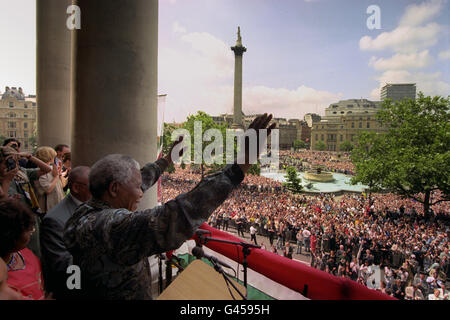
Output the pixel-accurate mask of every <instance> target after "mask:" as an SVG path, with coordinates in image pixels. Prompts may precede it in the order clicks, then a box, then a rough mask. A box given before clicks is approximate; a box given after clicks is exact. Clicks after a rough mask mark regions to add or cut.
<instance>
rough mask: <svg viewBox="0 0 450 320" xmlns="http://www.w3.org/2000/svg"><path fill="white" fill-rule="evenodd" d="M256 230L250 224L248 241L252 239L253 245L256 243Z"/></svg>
mask: <svg viewBox="0 0 450 320" xmlns="http://www.w3.org/2000/svg"><path fill="white" fill-rule="evenodd" d="M256 231H257V229H256V228H255V225H254V224H252V225H251V226H250V241H254V242H255V245H258V241H256Z"/></svg>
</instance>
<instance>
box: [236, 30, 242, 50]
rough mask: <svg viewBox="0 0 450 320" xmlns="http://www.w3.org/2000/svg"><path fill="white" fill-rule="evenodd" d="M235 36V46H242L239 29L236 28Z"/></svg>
mask: <svg viewBox="0 0 450 320" xmlns="http://www.w3.org/2000/svg"><path fill="white" fill-rule="evenodd" d="M237 36H238V39H237V41H236V46H242V38H241V27H238V33H237Z"/></svg>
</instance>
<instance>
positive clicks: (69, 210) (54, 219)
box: [41, 166, 91, 299]
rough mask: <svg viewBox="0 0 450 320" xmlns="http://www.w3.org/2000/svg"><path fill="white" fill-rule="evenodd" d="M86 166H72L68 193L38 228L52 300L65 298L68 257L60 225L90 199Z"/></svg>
mask: <svg viewBox="0 0 450 320" xmlns="http://www.w3.org/2000/svg"><path fill="white" fill-rule="evenodd" d="M89 171H90V169H89V167H81V166H80V167H76V168H74V169H72V170H71V172H70V174H69V179H68V186H69V188H70V193H69V194H68V195H67V196H66V197H65V198H64V199H63V200H62V201H61V202H60V203H59V204H58V205H56V206H55V207H54V208H52V210H50V211H49V212H48V213H47V215H46V216H45V217H44V220H43V221H42V226H41V246H42V255H43V261H42V262H43V268H44V276H45V284H46V287H47V288H46V291H48V292H53V296H54V298H55V299H66V298H69V297H70V292H69V290H68V289H67V286H66V280H67V273H66V271H67V267H68V266H70V265H71V264H72V260H73V259H72V255H71V254H70V253H69V251H67V249H66V246H65V244H64V241H63V232H64V226H65V224H66V222H67V220H69V218H70V217H71V216H72V215H73V213H74V212H75V210H76V208H77V207H78V206H79V205H81V204H82V203H84V202H86V201H87V200H89V199H90V198H91V193H90V191H89V186H88V182H89V179H88V176H89Z"/></svg>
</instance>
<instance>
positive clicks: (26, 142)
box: [25, 141, 28, 149]
mask: <svg viewBox="0 0 450 320" xmlns="http://www.w3.org/2000/svg"><path fill="white" fill-rule="evenodd" d="M25 149H28V141H25Z"/></svg>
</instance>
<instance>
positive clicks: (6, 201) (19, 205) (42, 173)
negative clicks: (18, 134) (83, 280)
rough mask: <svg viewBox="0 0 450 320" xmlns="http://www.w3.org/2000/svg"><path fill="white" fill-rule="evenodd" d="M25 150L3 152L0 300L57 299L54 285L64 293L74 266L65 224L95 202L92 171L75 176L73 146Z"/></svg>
mask: <svg viewBox="0 0 450 320" xmlns="http://www.w3.org/2000/svg"><path fill="white" fill-rule="evenodd" d="M20 147H21V144H20V141H18V140H16V139H14V138H11V139H6V140H5V141H4V143H3V146H2V147H0V181H1V188H0V237H1V238H0V272H1V274H0V296H1V297H2V299H28V300H42V299H54V296H53V294H54V293H57V292H58V289H57V288H55V287H54V285H55V284H56V283H57V284H58V285H60V283H63V285H60V286H61V287H65V278H66V276H65V275H66V268H67V266H69V265H70V264H71V256H70V254H68V252H67V250H66V249H65V247H64V243H63V239H62V236H63V235H62V233H63V229H64V224H65V222H66V221H67V219H68V217H69V216H70V214H71V213H73V211H74V210H75V208H76V206H77V205H78V204H80V203H82V202H84V201H86V200H88V199H89V198H90V192H89V188H88V170H87V171H86V168H87V167H78V168H74V169H73V170H72V168H71V157H70V148H69V146H68V145H65V144H60V145H57V146H56V147H55V148H52V147H47V146H42V147H39V148H37V149H36V150H35V152H34V153H33V154H31V153H25V152H21V151H20ZM87 169H88V168H87ZM81 184H84V186H81ZM69 205H70V212H66V210H69V209H68V208H69V207H68V206H69ZM55 279H58V280H55ZM62 279H64V281H62ZM58 294H60V297H62V294H61V293H60V292H58Z"/></svg>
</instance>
